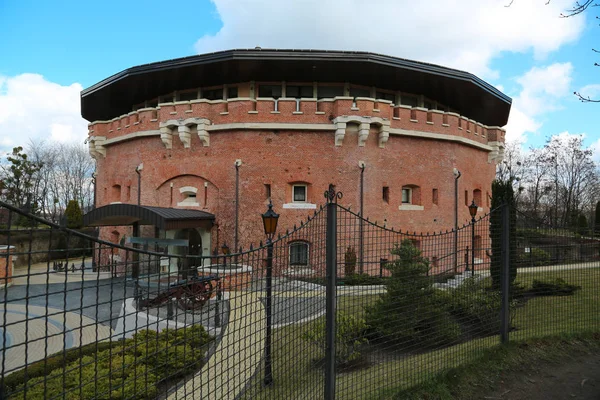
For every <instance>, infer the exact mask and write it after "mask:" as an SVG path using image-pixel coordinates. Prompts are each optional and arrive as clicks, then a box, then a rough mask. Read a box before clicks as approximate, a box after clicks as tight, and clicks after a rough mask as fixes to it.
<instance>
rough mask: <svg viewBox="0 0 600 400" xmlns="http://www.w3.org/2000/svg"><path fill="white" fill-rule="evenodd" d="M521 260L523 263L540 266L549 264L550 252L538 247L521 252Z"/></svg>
mask: <svg viewBox="0 0 600 400" xmlns="http://www.w3.org/2000/svg"><path fill="white" fill-rule="evenodd" d="M519 262H520V264H521V265H525V266H528V265H529V266H534V267H539V266H542V265H548V263H549V262H550V253H548V252H547V251H545V250H542V249H540V248H537V247H533V248H531V249H530V252H529V253H521V254H519Z"/></svg>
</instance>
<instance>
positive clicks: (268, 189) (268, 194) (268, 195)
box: [265, 183, 271, 199]
mask: <svg viewBox="0 0 600 400" xmlns="http://www.w3.org/2000/svg"><path fill="white" fill-rule="evenodd" d="M265 197H266V198H267V199H270V198H271V184H269V183H265Z"/></svg>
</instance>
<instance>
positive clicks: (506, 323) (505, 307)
mask: <svg viewBox="0 0 600 400" xmlns="http://www.w3.org/2000/svg"><path fill="white" fill-rule="evenodd" d="M501 212H502V270H501V273H500V276H501V291H502V311H501V313H500V317H501V321H500V322H501V325H500V340H501V341H502V343H508V340H509V338H508V331H509V329H510V207H509V205H508V204H506V203H505V204H503V205H502V211H501Z"/></svg>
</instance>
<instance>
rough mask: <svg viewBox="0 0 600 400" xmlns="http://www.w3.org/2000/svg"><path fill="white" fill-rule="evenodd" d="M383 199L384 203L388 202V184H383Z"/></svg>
mask: <svg viewBox="0 0 600 400" xmlns="http://www.w3.org/2000/svg"><path fill="white" fill-rule="evenodd" d="M382 197H383V201H385V202H386V203H389V202H390V187H389V186H384V187H383V196H382Z"/></svg>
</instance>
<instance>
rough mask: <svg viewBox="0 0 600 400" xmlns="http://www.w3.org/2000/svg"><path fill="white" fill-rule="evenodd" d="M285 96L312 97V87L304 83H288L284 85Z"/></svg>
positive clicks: (296, 97)
mask: <svg viewBox="0 0 600 400" xmlns="http://www.w3.org/2000/svg"><path fill="white" fill-rule="evenodd" d="M285 97H290V98H295V99H299V98H302V97H304V98H312V97H313V87H312V85H311V86H305V85H288V86H286V87H285Z"/></svg>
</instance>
